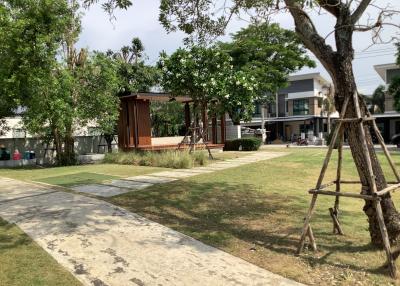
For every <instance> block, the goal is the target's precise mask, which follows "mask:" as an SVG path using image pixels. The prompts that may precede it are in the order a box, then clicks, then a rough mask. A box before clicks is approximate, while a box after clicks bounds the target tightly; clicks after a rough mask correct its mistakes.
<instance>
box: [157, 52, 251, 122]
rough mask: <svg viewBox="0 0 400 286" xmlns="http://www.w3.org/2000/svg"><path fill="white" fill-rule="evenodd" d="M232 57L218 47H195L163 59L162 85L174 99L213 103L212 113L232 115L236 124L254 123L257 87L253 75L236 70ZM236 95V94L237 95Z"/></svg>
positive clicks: (160, 65)
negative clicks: (242, 120) (177, 97)
mask: <svg viewBox="0 0 400 286" xmlns="http://www.w3.org/2000/svg"><path fill="white" fill-rule="evenodd" d="M232 60H233V59H232V57H230V56H229V54H228V53H226V52H223V51H222V50H221V49H220V48H218V47H215V46H214V47H209V48H205V47H201V46H193V47H192V48H190V49H188V50H185V49H178V50H177V51H176V52H174V53H173V54H172V55H171V56H167V55H166V54H165V53H164V54H162V55H161V59H160V61H159V67H160V69H161V70H162V79H161V84H162V86H163V88H164V90H166V91H168V92H171V93H172V95H174V96H191V97H192V99H193V100H194V101H195V103H200V104H205V103H210V105H209V108H210V110H211V112H215V113H217V114H224V113H225V112H228V113H229V114H230V115H231V117H232V118H233V119H234V120H235V122H237V121H239V120H240V119H244V120H250V119H251V114H252V113H253V109H254V104H253V102H254V100H256V99H257V94H256V93H255V90H256V87H257V83H256V79H255V78H254V77H252V76H251V75H248V74H246V73H245V72H243V71H240V70H234V68H233V65H232ZM234 91H235V92H234Z"/></svg>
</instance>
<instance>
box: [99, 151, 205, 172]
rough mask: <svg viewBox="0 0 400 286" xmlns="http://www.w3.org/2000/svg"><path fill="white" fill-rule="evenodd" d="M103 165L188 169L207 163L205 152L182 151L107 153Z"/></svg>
mask: <svg viewBox="0 0 400 286" xmlns="http://www.w3.org/2000/svg"><path fill="white" fill-rule="evenodd" d="M104 163H113V164H123V165H139V166H152V167H165V168H174V169H189V168H192V167H194V166H195V165H201V166H203V165H206V164H207V163H208V159H207V154H206V153H205V152H201V151H200V152H195V153H191V154H190V153H188V152H183V151H163V152H118V153H108V154H106V156H105V158H104Z"/></svg>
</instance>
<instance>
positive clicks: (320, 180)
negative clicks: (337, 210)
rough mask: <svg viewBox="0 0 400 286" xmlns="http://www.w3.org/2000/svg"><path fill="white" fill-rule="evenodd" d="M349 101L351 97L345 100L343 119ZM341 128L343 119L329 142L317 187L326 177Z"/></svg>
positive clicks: (341, 117) (341, 114) (341, 116)
mask: <svg viewBox="0 0 400 286" xmlns="http://www.w3.org/2000/svg"><path fill="white" fill-rule="evenodd" d="M348 103H349V98H346V99H345V101H344V104H343V106H342V111H341V113H340V119H343V117H344V115H345V113H346V110H347V105H348ZM341 128H342V121H339V122H338V124H337V126H336V128H335V131H334V132H333V136H332V138H331V142H330V144H329V149H328V152H327V154H326V157H325V161H324V164H323V165H322V169H321V173H320V174H319V178H318V182H317V187H316V189H319V187H320V186H321V184H322V180H323V179H324V176H325V172H326V169H327V168H328V164H329V161H330V159H331V155H332V150H333V147H334V146H335V143H336V138H337V136H338V133H339V131H340V129H341Z"/></svg>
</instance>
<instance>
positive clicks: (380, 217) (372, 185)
mask: <svg viewBox="0 0 400 286" xmlns="http://www.w3.org/2000/svg"><path fill="white" fill-rule="evenodd" d="M353 101H354V106H355V109H356V114H357V117H359V118H361V111H360V106H359V102H358V94H357V92H355V93H354V94H353ZM359 128H360V134H361V140H362V149H363V153H364V157H365V160H366V163H367V168H368V174H369V178H368V181H369V182H368V183H369V184H368V185H369V188H370V191H371V193H372V194H373V195H376V194H377V188H376V182H375V176H374V172H373V169H372V162H371V157H370V154H369V151H368V146H367V139H366V136H365V130H364V124H363V123H362V122H360V124H359ZM374 205H375V210H376V216H377V220H378V223H379V228H380V230H381V235H382V241H383V245H384V248H385V252H386V256H387V261H388V265H389V271H390V276H392V277H393V278H396V275H397V273H396V265H395V263H394V260H393V257H392V253H391V250H390V242H389V236H388V233H387V229H386V225H385V221H384V218H383V213H382V207H381V203H380V201H375V202H374Z"/></svg>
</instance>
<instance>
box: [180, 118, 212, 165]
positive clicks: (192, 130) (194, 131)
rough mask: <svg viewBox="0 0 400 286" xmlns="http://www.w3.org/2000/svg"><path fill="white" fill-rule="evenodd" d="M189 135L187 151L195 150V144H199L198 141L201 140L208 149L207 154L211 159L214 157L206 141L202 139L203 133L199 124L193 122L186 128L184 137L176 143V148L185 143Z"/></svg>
mask: <svg viewBox="0 0 400 286" xmlns="http://www.w3.org/2000/svg"><path fill="white" fill-rule="evenodd" d="M189 137H190V143H189V153H192V152H193V151H195V150H196V146H197V145H199V143H198V142H199V141H200V140H202V141H203V143H202V145H204V146H205V147H206V149H207V151H208V156H209V157H210V158H211V159H214V157H213V155H212V154H211V150H210V147H209V146H208V144H207V141H206V140H204V134H203V132H202V130H201V128H200V126H195V123H193V124H192V125H191V126H190V127H189V128H188V130H187V131H186V134H185V137H183V139H182V141H181V142H180V143H179V144H178V148H177V150H180V148H181V146H182V145H184V144H187V143H186V141H187V139H188V138H189Z"/></svg>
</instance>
